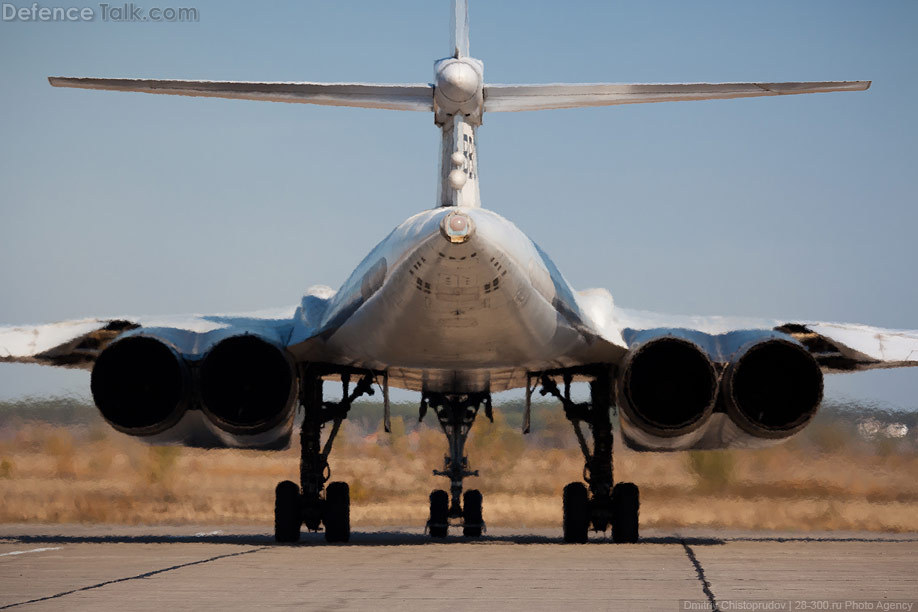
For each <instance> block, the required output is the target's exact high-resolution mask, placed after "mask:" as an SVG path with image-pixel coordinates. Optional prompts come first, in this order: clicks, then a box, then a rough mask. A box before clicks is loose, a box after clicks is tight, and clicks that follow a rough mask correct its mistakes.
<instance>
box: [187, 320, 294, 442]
mask: <svg viewBox="0 0 918 612" xmlns="http://www.w3.org/2000/svg"><path fill="white" fill-rule="evenodd" d="M200 374H201V377H200V385H201V386H200V391H201V401H202V404H203V406H202V407H203V410H204V412H205V414H207V416H208V417H209V418H210V419H211V421H213V423H214V424H215V425H216V426H217V427H219V428H220V429H222V430H223V431H226V432H228V433H231V434H258V433H263V432H266V431H268V430H270V429H272V428H273V427H275V426H277V425H279V424H281V423H283V422H285V421H287V420H288V419H289V418H290V417H291V415H292V413H293V406H294V399H295V397H296V384H295V383H296V375H295V372H294V368H293V365H292V362H291V360H290V359H289V357H288V356H287V353H286V352H284V350H283V349H282V348H279V347H277V346H275V345H273V344H271V343H269V342H267V341H265V340H262V339H261V338H259V337H258V336H252V335H245V336H234V337H232V338H227V339H226V340H223V341H221V342H220V343H218V344H217V345H216V346H214V347H213V348H212V349H211V350H210V351H209V352H208V353H207V355H205V356H204V359H203V361H202V362H201V370H200Z"/></svg>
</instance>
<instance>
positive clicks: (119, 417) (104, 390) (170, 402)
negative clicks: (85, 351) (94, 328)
mask: <svg viewBox="0 0 918 612" xmlns="http://www.w3.org/2000/svg"><path fill="white" fill-rule="evenodd" d="M90 388H91V389H92V397H93V400H94V401H95V403H96V406H98V408H99V411H100V412H101V413H102V416H103V417H104V418H105V420H106V421H108V422H109V423H110V424H111V426H112V427H114V428H115V429H117V430H118V431H120V432H123V433H126V434H130V435H134V436H150V435H155V434H158V433H162V432H164V431H166V430H167V429H169V428H171V427H172V426H174V425H175V424H176V423H178V421H179V419H181V418H182V415H183V414H184V413H185V409H186V407H187V404H188V395H189V393H188V388H189V385H188V370H187V368H186V366H185V362H184V361H183V360H182V358H181V357H179V355H178V354H176V352H175V351H173V350H172V349H171V348H169V347H168V346H166V345H165V344H164V343H162V342H160V341H159V340H156V339H155V338H149V337H144V336H131V337H129V338H125V339H123V340H118V341H117V342H115V343H113V344H111V345H110V346H109V347H108V348H106V349H105V350H104V351H102V354H101V355H99V357H98V359H96V364H95V366H94V367H93V369H92V379H91V383H90Z"/></svg>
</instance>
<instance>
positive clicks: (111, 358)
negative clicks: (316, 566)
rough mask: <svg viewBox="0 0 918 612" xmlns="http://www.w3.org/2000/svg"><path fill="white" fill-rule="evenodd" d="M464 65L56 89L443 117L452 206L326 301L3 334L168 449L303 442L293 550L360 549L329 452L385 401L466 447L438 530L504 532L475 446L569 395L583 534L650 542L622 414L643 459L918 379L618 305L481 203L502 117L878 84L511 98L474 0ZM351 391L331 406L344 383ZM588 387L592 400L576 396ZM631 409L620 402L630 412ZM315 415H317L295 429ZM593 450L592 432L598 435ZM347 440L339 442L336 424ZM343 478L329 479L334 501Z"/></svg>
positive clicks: (282, 531) (287, 505)
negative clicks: (378, 77) (496, 119)
mask: <svg viewBox="0 0 918 612" xmlns="http://www.w3.org/2000/svg"><path fill="white" fill-rule="evenodd" d="M452 17H453V27H452V40H451V44H450V47H449V54H448V56H447V57H445V58H444V59H440V60H437V61H436V62H435V63H434V71H433V82H432V83H422V84H395V85H381V84H363V83H304V82H235V81H230V82H227V81H182V80H148V79H112V78H69V77H51V78H50V79H49V81H50V83H51V85H54V86H55V87H78V88H85V89H103V90H115V91H132V92H146V93H156V94H172V95H183V96H201V97H219V98H238V99H246V100H266V101H273V102H290V103H305V104H319V105H332V106H351V107H365V108H377V109H390V110H396V111H415V112H428V113H433V119H434V123H435V124H436V126H437V127H438V129H440V131H441V133H442V146H441V150H440V167H439V191H438V193H439V197H438V201H436V202H434V203H432V204H433V206H432V207H431V208H429V209H427V210H423V211H421V212H419V213H417V214H415V215H413V216H412V217H410V218H408V219H407V220H405V221H404V222H402V223H401V224H399V225H398V226H397V227H396V228H395V229H394V230H392V232H391V233H390V234H389V235H388V236H386V237H385V238H383V240H382V241H381V242H380V243H379V244H378V245H376V246H375V247H374V248H373V249H372V250H371V251H370V253H369V255H367V256H366V258H365V259H364V260H363V261H362V262H361V263H360V265H359V266H357V269H356V270H354V272H353V273H352V274H351V276H350V277H349V278H348V279H347V280H346V281H345V282H344V284H343V285H342V286H341V288H340V289H338V290H337V291H333V290H332V289H330V288H328V287H321V286H317V287H313V288H311V289H309V290H307V291H306V293H305V295H304V297H303V298H302V300H301V301H300V303H299V304H298V305H296V306H292V307H290V308H287V309H282V310H276V311H265V312H256V313H246V314H233V315H226V314H215V315H194V316H184V317H130V316H126V317H116V318H98V319H87V320H78V321H66V322H62V323H53V324H48V325H37V326H30V327H3V328H0V361H9V362H25V363H39V364H46V365H52V366H61V367H69V368H85V369H91V370H92V377H91V390H92V395H93V398H94V401H95V403H96V405H97V406H98V408H99V410H100V411H101V414H102V416H103V417H104V418H105V419H106V420H107V421H108V423H110V424H111V425H112V427H114V428H115V429H117V430H118V431H121V432H124V433H126V434H129V435H132V436H137V437H139V438H142V439H144V440H146V441H148V442H150V443H154V444H164V443H173V444H185V445H190V446H198V447H233V448H260V449H277V448H283V447H286V446H287V445H288V444H289V443H290V440H291V437H292V434H293V432H294V429H295V428H297V427H298V428H299V429H300V444H301V447H302V453H301V465H300V474H299V479H298V480H299V482H293V481H289V480H288V481H284V482H281V483H280V484H278V485H277V488H276V497H275V537H276V539H277V540H278V541H281V542H292V541H297V540H298V539H299V537H300V531H301V529H302V527H303V526H304V525H305V527H306V528H308V529H310V530H319V529H324V534H325V538H326V539H327V540H328V541H330V542H341V541H347V540H348V538H349V537H350V497H349V489H348V485H347V484H346V483H344V482H331V483H327V481H328V480H329V454H330V451H331V447H332V443H333V441H334V439H335V435H336V433H337V432H338V430H339V427H340V425H341V423H342V421H343V419H345V418H346V417H347V415H348V410H349V408H350V407H351V405H352V403H353V402H354V401H355V400H356V399H357V398H358V397H361V396H363V395H366V394H372V393H373V392H374V389H375V388H381V389H382V394H383V411H384V419H385V420H386V423H387V426H388V391H389V388H390V387H398V388H402V389H408V390H413V391H417V392H420V394H421V403H420V413H421V416H422V417H423V415H424V414H425V413H426V412H428V411H433V412H434V413H435V415H436V417H437V420H438V421H439V424H440V426H441V427H442V429H443V431H444V433H445V434H446V436H447V439H448V443H449V451H448V454H447V456H446V459H445V465H444V468H443V469H442V470H438V471H436V473H437V474H439V475H442V476H444V477H446V478H447V479H449V481H450V487H449V491H446V490H436V491H433V492H432V493H431V495H430V515H429V520H428V523H427V530H428V532H429V534H430V536H432V537H434V538H442V537H445V536H446V535H447V533H448V530H449V528H450V527H456V528H459V527H461V529H462V532H463V534H464V535H465V536H467V537H476V536H480V535H481V533H482V529H483V527H484V520H483V518H484V517H483V513H482V496H481V494H480V492H479V491H477V490H467V491H464V492H463V481H464V479H465V478H466V477H468V476H471V475H477V472H473V471H472V470H471V469H470V467H469V462H468V458H467V457H466V456H465V452H464V446H465V441H466V437H467V436H468V433H469V430H470V428H471V427H472V425H473V423H474V421H475V418H476V416H477V414H478V413H479V411H480V410H482V409H483V410H484V412H485V413H486V414H487V415H490V413H491V395H492V394H493V393H496V392H500V391H505V390H508V389H518V388H519V389H525V393H526V399H527V416H526V419H525V424H524V427H526V428H527V429H528V407H529V406H530V403H531V397H532V394H533V393H536V392H538V393H541V394H542V395H550V396H552V397H554V398H556V399H557V400H558V401H559V403H560V405H561V406H562V408H563V410H564V413H565V415H566V416H567V418H568V419H569V420H570V422H571V423H572V425H573V427H574V430H575V432H576V433H577V437H578V439H579V443H580V446H581V449H582V451H583V455H584V462H585V466H584V480H585V482H575V483H571V484H569V485H568V486H567V487H565V488H564V491H563V495H562V503H563V517H564V518H563V536H564V540H565V541H567V542H584V541H586V540H587V537H588V534H589V531H590V529H593V530H597V531H606V530H608V529H609V528H610V527H611V529H612V539H613V540H614V541H616V542H634V541H637V540H638V537H639V528H638V513H639V493H638V488H637V487H636V486H635V485H634V484H632V483H624V482H619V483H616V482H615V481H614V479H613V470H612V442H613V436H612V429H613V415H617V418H618V420H619V421H620V427H621V433H622V438H623V440H624V442H625V443H626V444H627V445H628V446H630V447H633V448H636V449H640V450H644V451H677V450H687V449H723V448H751V447H759V446H763V445H769V444H775V443H778V442H780V441H782V440H785V439H787V438H788V437H790V436H792V435H794V434H795V433H797V432H799V431H800V430H801V429H802V428H804V427H806V426H807V424H808V423H809V422H810V421H811V420H812V418H813V416H814V414H815V413H816V411H817V408H818V407H819V404H820V401H821V399H822V391H823V373H826V372H854V371H859V370H866V369H872V368H892V367H900V366H913V365H918V331H894V330H884V329H877V328H873V327H867V326H864V325H849V324H835V323H823V322H818V321H798V320H754V319H731V318H723V317H687V316H667V315H660V314H654V313H649V312H642V311H635V310H627V309H623V308H619V307H618V306H617V305H616V304H615V303H614V302H613V300H612V296H611V294H610V293H609V292H608V291H606V290H604V289H590V290H587V291H575V290H574V289H573V288H572V287H571V286H570V285H569V284H568V282H567V281H566V280H565V278H564V276H563V275H562V274H561V272H560V271H559V270H558V269H557V267H556V266H555V265H554V263H552V260H551V259H550V258H549V256H548V255H547V254H546V253H545V252H544V251H543V250H542V249H540V248H539V246H538V245H536V244H535V243H534V242H533V241H532V240H530V239H529V238H528V237H527V236H526V235H525V234H524V233H523V232H522V231H520V230H519V229H518V228H517V227H516V225H514V224H513V223H512V222H510V221H509V220H507V219H504V218H503V217H501V216H500V215H499V214H497V213H495V212H492V211H490V210H487V209H485V208H483V207H482V206H481V200H480V195H479V180H478V176H479V175H478V171H479V169H478V155H477V131H478V128H479V127H480V125H481V122H482V116H483V115H484V114H485V113H502V112H515V111H535V110H543V109H557V108H574V107H585V106H606V105H616V104H640V103H649V102H670V101H683V100H713V99H726V98H744V97H755V96H782V95H792V94H805V93H820V92H844V91H862V90H866V89H867V88H868V87H869V85H870V83H869V82H868V81H846V82H808V83H675V84H551V85H495V84H489V83H486V82H485V80H484V64H483V63H482V62H481V61H480V60H478V59H475V58H473V57H472V56H471V55H470V54H469V36H468V32H469V29H468V10H467V6H466V1H465V0H453V3H452ZM327 381H340V384H341V385H342V393H341V399H340V400H339V401H331V400H329V399H326V397H325V395H324V393H323V383H324V382H327ZM575 382H587V383H589V386H590V397H589V400H588V401H585V402H577V401H575V400H574V399H572V394H571V385H572V384H573V383H575ZM613 408H617V410H615V411H614V412H613ZM298 414H299V415H300V418H301V420H300V419H299V418H298V419H296V424H295V417H296V416H297V415H298ZM584 425H586V426H587V427H589V429H590V432H591V436H587V435H585V433H584V431H583V426H584ZM326 426H330V427H329V431H328V432H327V435H326V437H325V441H324V443H323V441H322V435H323V434H322V432H323V428H325V427H326ZM326 484H327V486H326Z"/></svg>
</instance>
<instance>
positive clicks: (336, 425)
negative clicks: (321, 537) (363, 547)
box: [274, 367, 374, 542]
mask: <svg viewBox="0 0 918 612" xmlns="http://www.w3.org/2000/svg"><path fill="white" fill-rule="evenodd" d="M331 373H337V374H340V376H341V387H342V394H341V401H340V402H326V401H324V399H323V396H322V382H323V381H322V376H323V375H324V374H331ZM352 374H357V375H359V376H360V378H359V380H358V382H357V384H356V386H355V387H354V390H353V391H351V390H350V381H351V375H352ZM373 380H374V373H373V372H366V371H359V370H358V371H354V372H350V371H343V372H340V371H336V372H329V371H323V370H320V369H317V368H315V367H306V368H304V369H303V371H302V372H301V374H300V402H301V403H302V405H303V410H304V418H303V424H302V426H301V428H300V484H299V486H297V484H296V483H295V482H292V481H290V480H285V481H283V482H281V483H280V484H278V485H277V488H276V489H275V498H274V539H275V540H276V541H278V542H297V541H299V539H300V527H301V526H302V525H306V528H307V529H309V530H310V531H318V530H319V527H320V526H322V525H324V527H325V540H326V541H327V542H347V541H348V540H349V539H350V537H351V516H350V514H351V501H350V490H349V488H348V485H347V483H346V482H332V483H330V484H329V485H328V487H326V486H325V483H326V482H328V480H329V478H330V475H331V470H330V469H329V467H328V455H329V454H330V453H331V448H332V444H333V443H334V441H335V436H337V434H338V430H339V429H340V428H341V423H342V421H343V420H344V419H345V418H346V417H347V413H348V411H349V410H350V408H351V404H352V403H353V402H354V400H356V399H357V398H359V397H361V396H363V395H373V393H374V391H373ZM327 423H332V428H331V431H330V432H329V435H328V439H327V440H326V441H325V445H324V446H323V445H322V439H321V436H322V428H323V427H324V426H325V425H326V424H327Z"/></svg>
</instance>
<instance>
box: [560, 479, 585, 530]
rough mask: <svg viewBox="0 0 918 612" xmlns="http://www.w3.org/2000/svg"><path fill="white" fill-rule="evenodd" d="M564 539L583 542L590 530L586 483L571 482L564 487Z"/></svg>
mask: <svg viewBox="0 0 918 612" xmlns="http://www.w3.org/2000/svg"><path fill="white" fill-rule="evenodd" d="M563 502H564V541H565V542H570V543H576V544H585V543H586V541H587V538H588V534H589V530H590V500H589V494H588V493H587V488H586V485H584V484H583V483H582V482H572V483H570V484H569V485H567V486H566V487H564V497H563Z"/></svg>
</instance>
